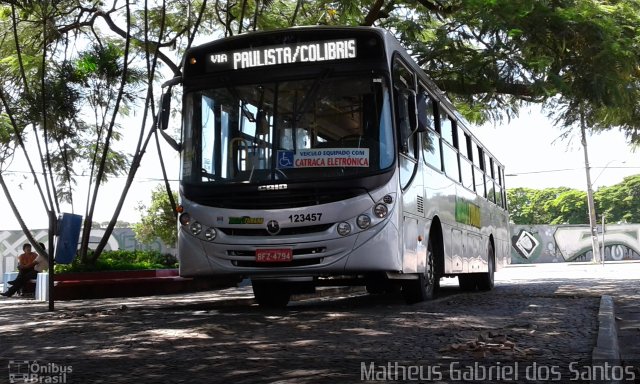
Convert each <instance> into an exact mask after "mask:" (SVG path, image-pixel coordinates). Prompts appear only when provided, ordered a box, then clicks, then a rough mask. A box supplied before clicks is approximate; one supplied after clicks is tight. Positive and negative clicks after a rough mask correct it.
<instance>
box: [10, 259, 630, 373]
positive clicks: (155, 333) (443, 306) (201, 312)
mask: <svg viewBox="0 0 640 384" xmlns="http://www.w3.org/2000/svg"><path fill="white" fill-rule="evenodd" d="M554 268H555V269H554ZM630 271H631V272H630ZM637 272H640V264H634V263H630V264H625V265H614V264H610V265H609V264H608V265H606V266H598V265H577V266H575V265H572V266H545V267H540V268H537V267H510V268H507V269H505V270H503V271H501V272H499V273H498V274H497V275H496V276H497V282H496V287H495V289H494V290H493V291H491V292H474V293H462V292H460V291H459V290H458V289H457V284H456V279H444V280H443V288H442V289H441V293H442V296H441V297H440V298H438V299H436V300H434V301H430V302H425V303H420V304H416V305H410V306H409V305H406V304H404V302H403V301H402V298H401V297H400V296H399V295H377V296H373V295H366V294H363V293H350V294H348V295H345V296H338V297H327V298H320V299H318V298H316V299H306V300H297V301H292V302H291V304H290V305H289V307H288V308H287V309H283V310H265V309H262V308H259V307H258V306H256V305H255V304H253V300H252V294H251V290H250V288H240V289H231V290H224V291H216V292H201V293H196V294H185V295H175V296H161V297H160V296H157V297H145V298H126V299H103V300H94V301H73V302H57V303H56V310H55V311H54V312H48V311H47V305H46V303H36V302H34V301H31V300H27V299H11V300H9V299H3V298H2V299H0V383H2V382H9V378H10V376H9V374H13V375H14V376H13V377H14V378H15V377H16V376H15V375H16V374H17V375H19V374H22V373H25V372H26V373H28V374H29V373H33V372H34V371H39V372H40V373H39V376H38V377H39V378H40V380H41V382H54V380H57V381H56V382H67V383H129V382H140V383H149V382H153V383H262V382H268V383H325V382H326V383H329V382H331V383H334V382H339V383H343V382H344V383H353V382H360V381H362V379H364V381H365V382H374V381H378V380H380V381H381V380H382V379H387V380H388V381H396V382H404V381H409V380H408V379H414V378H415V379H421V380H418V381H419V382H455V381H458V379H461V380H462V379H466V380H463V381H466V382H480V381H483V380H481V379H488V378H489V377H490V378H491V379H492V380H487V381H493V382H502V381H506V382H509V381H510V382H543V381H546V380H545V379H560V381H561V382H568V381H569V380H570V379H578V380H577V381H576V382H589V379H590V378H591V377H590V376H591V375H592V369H591V368H590V364H591V352H592V349H593V347H594V345H595V342H596V337H597V313H598V306H599V301H600V296H601V295H603V294H608V295H611V296H613V297H614V298H622V299H624V300H637V298H639V297H640V283H638V281H637V280H635V279H633V275H634V274H635V276H638V275H639V274H638V273H637ZM627 274H628V276H627ZM418 365H419V366H421V368H419V367H418ZM414 366H415V367H414ZM65 372H66V373H65ZM483 375H484V376H483ZM489 375H491V376H489ZM476 379H477V380H476ZM47 380H48V381H47ZM62 380H64V381H62Z"/></svg>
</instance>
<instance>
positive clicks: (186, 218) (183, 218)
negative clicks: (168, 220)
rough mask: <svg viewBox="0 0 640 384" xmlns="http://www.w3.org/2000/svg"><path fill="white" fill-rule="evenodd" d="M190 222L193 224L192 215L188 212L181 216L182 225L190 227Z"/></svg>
mask: <svg viewBox="0 0 640 384" xmlns="http://www.w3.org/2000/svg"><path fill="white" fill-rule="evenodd" d="M190 222H191V215H189V214H188V213H186V212H184V213H183V214H181V215H180V224H182V225H189V223H190Z"/></svg>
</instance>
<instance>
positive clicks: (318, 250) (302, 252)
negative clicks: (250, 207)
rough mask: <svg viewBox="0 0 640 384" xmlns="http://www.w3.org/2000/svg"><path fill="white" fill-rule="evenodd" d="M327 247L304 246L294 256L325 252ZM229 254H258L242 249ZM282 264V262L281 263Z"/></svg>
mask: <svg viewBox="0 0 640 384" xmlns="http://www.w3.org/2000/svg"><path fill="white" fill-rule="evenodd" d="M326 250H327V249H326V248H324V247H315V248H303V249H294V250H293V256H297V255H313V254H317V253H322V252H325V251H326ZM227 255H229V256H245V257H247V256H251V257H255V256H256V251H241V250H228V251H227ZM280 264H281V263H280Z"/></svg>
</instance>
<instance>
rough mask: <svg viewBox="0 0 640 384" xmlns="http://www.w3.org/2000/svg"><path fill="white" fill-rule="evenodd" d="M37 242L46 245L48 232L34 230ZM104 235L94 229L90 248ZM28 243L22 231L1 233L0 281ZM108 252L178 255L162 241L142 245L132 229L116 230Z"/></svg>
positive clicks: (101, 230)
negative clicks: (137, 251)
mask: <svg viewBox="0 0 640 384" xmlns="http://www.w3.org/2000/svg"><path fill="white" fill-rule="evenodd" d="M33 235H34V237H35V238H36V240H38V241H40V242H43V243H45V244H46V242H47V236H48V231H47V230H46V229H41V230H34V231H33ZM102 235H104V229H92V230H91V238H90V239H89V248H95V247H96V246H97V245H98V242H99V241H100V239H101V238H102ZM25 243H28V240H27V237H26V236H25V235H24V233H22V231H0V262H1V263H0V280H1V279H2V275H3V274H4V272H5V271H14V270H15V269H16V265H17V263H18V262H17V257H18V255H19V254H21V253H22V245H23V244H25ZM105 249H106V250H118V249H125V250H135V249H142V250H156V251H160V252H162V253H171V254H172V255H175V254H176V250H175V248H170V247H167V245H166V244H164V243H163V242H162V241H160V239H156V240H155V241H154V242H152V243H151V244H142V243H140V242H139V241H137V240H136V237H135V234H134V233H133V230H132V229H131V228H114V230H113V232H112V233H111V236H110V237H109V240H108V242H107V246H106V247H105Z"/></svg>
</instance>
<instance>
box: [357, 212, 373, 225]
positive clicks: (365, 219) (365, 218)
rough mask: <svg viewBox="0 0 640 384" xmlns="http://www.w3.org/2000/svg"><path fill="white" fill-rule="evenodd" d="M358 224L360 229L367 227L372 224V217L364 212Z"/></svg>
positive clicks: (359, 217)
mask: <svg viewBox="0 0 640 384" xmlns="http://www.w3.org/2000/svg"><path fill="white" fill-rule="evenodd" d="M356 224H358V227H359V228H360V229H367V228H369V226H370V225H371V218H370V217H369V216H367V215H364V214H362V215H360V216H358V219H357V220H356Z"/></svg>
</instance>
